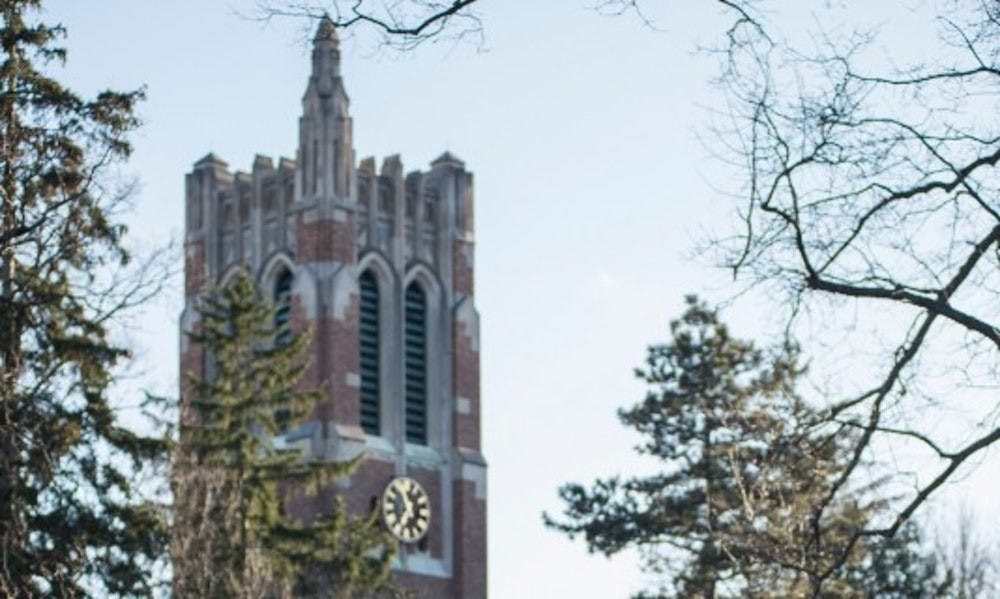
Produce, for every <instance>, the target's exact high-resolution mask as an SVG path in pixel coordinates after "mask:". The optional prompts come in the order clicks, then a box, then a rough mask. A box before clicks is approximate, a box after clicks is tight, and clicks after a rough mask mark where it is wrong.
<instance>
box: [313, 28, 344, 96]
mask: <svg viewBox="0 0 1000 599" xmlns="http://www.w3.org/2000/svg"><path fill="white" fill-rule="evenodd" d="M339 77H340V40H339V39H337V26H336V25H334V23H333V21H332V20H330V17H328V16H326V15H324V16H323V18H321V19H320V21H319V26H318V27H317V28H316V35H315V36H314V37H313V51H312V76H311V77H310V79H311V81H310V83H314V82H315V83H316V84H318V87H319V89H318V91H319V92H320V93H321V94H324V95H326V94H329V93H330V92H331V91H333V87H332V86H331V84H333V83H334V82H335V80H336V79H338V78H339Z"/></svg>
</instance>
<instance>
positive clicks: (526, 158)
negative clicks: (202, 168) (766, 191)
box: [49, 0, 773, 598]
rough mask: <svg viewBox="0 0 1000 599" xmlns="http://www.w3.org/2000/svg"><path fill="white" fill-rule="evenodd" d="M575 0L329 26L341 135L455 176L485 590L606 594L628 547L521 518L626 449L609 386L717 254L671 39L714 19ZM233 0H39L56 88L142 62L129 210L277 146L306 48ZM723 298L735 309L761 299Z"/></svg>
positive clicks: (712, 288) (167, 334) (694, 130)
mask: <svg viewBox="0 0 1000 599" xmlns="http://www.w3.org/2000/svg"><path fill="white" fill-rule="evenodd" d="M589 4H591V3H590V2H588V1H586V0H564V1H561V2H555V1H545V2H538V1H528V0H506V1H489V0H484V1H483V2H482V3H481V13H482V17H483V22H484V25H485V31H486V41H485V47H484V48H483V51H477V48H476V47H475V46H471V45H468V44H466V45H458V46H454V47H452V46H445V45H429V46H425V47H422V48H421V49H419V50H418V51H416V52H413V53H409V54H406V55H398V54H393V53H388V54H387V53H381V54H378V53H373V52H372V47H371V45H369V44H368V43H366V42H364V41H362V40H351V39H348V40H346V41H345V42H344V43H343V44H342V50H343V56H344V66H343V71H344V78H345V84H346V87H347V91H348V94H349V95H350V98H351V112H352V114H353V117H354V137H355V144H356V149H357V152H358V156H359V158H360V157H364V156H368V155H375V156H376V157H377V159H378V160H379V161H380V160H381V158H382V157H384V156H386V155H388V154H393V153H397V152H398V153H400V154H401V155H402V159H403V163H404V166H405V167H406V168H407V169H415V168H426V166H427V164H428V162H429V161H430V160H432V159H433V158H434V157H436V156H437V155H438V154H440V153H441V152H442V151H444V150H445V149H448V150H450V151H452V152H454V153H455V154H457V155H458V156H460V157H461V158H462V159H464V160H465V161H466V164H467V166H468V168H469V169H471V170H472V171H473V172H474V173H475V176H476V180H475V184H476V189H475V194H476V228H477V248H476V252H477V254H476V259H477V265H476V266H477V271H476V277H477V281H476V283H477V304H478V307H479V310H480V312H481V315H482V345H481V347H482V373H483V381H482V382H483V387H482V397H483V401H484V409H485V413H484V417H483V425H484V451H485V454H486V457H487V459H488V460H489V463H490V478H489V499H490V503H489V509H490V512H489V560H490V561H489V568H490V593H491V595H492V596H493V597H497V598H507V597H625V596H627V595H628V594H629V592H631V591H634V590H636V589H637V588H638V587H639V586H640V585H641V583H642V578H641V576H640V575H639V574H638V573H637V571H636V567H635V561H634V556H630V555H626V556H623V557H621V558H615V559H613V560H606V559H604V558H602V557H594V556H588V555H587V554H586V552H585V550H584V548H583V546H582V544H581V543H580V542H579V541H577V542H570V541H569V540H567V539H566V538H565V537H563V536H560V535H557V534H555V533H552V532H550V531H548V530H546V529H544V527H543V526H542V524H541V516H540V514H541V512H542V510H543V509H549V510H552V509H557V508H558V503H557V501H556V495H555V493H556V488H557V487H558V486H559V485H560V484H561V483H563V482H566V481H588V480H591V479H592V478H593V477H595V476H598V475H604V474H611V473H615V472H621V471H628V470H632V469H635V468H637V467H641V465H640V464H637V462H636V460H635V458H634V453H633V451H632V445H634V444H635V442H636V441H637V438H636V437H634V436H632V435H630V434H629V433H628V432H627V431H625V430H624V429H623V428H622V427H621V426H620V425H619V424H618V423H617V420H616V418H615V410H616V408H618V407H620V406H622V405H626V404H628V403H631V402H634V401H637V400H639V399H640V398H641V395H642V388H641V386H639V385H638V384H637V383H636V382H635V381H634V380H633V378H632V375H631V372H632V367H633V366H635V365H637V364H638V363H639V362H640V360H641V359H642V358H643V357H644V351H645V349H644V348H645V346H646V345H647V344H649V343H651V342H655V341H658V340H660V339H662V338H664V337H665V335H666V323H667V321H668V320H669V319H670V318H672V317H674V316H676V315H677V314H678V311H679V309H680V307H681V303H682V297H683V295H684V294H685V293H688V292H692V291H697V292H700V293H703V294H706V295H708V296H709V297H714V298H721V297H724V296H725V294H726V293H727V290H725V288H724V286H723V285H724V283H725V280H726V278H725V273H722V272H720V271H719V270H718V269H715V268H713V266H712V264H711V260H710V258H707V257H703V256H699V255H696V252H695V251H694V248H695V246H696V242H697V241H698V240H699V238H701V237H702V235H703V231H704V229H705V228H714V229H717V230H721V231H725V230H727V228H726V225H725V223H727V222H730V221H729V219H730V218H731V217H730V209H731V205H730V204H729V203H728V202H729V200H727V199H726V198H725V197H723V196H722V195H721V194H720V193H719V192H718V191H716V187H717V186H719V185H722V186H725V183H726V182H725V181H720V180H719V178H720V177H721V175H720V173H721V172H723V171H722V170H721V168H720V166H719V164H718V163H717V162H716V161H715V160H714V159H713V158H712V157H711V156H710V154H711V152H710V151H709V149H707V148H706V146H705V144H704V143H703V142H701V141H699V135H698V132H699V131H704V130H705V125H706V123H707V121H708V114H707V111H706V108H705V107H706V106H708V107H711V106H713V105H715V104H714V103H715V102H716V101H717V99H716V97H715V95H714V94H713V92H712V90H711V88H710V86H709V84H708V82H709V79H710V77H711V76H712V75H713V73H714V63H713V61H712V60H711V59H709V58H707V57H706V56H704V55H699V54H696V53H694V49H695V47H696V45H697V44H698V43H699V42H704V43H711V42H713V41H716V40H717V39H718V37H717V36H718V35H719V33H720V31H721V30H722V29H723V28H724V26H725V25H726V23H727V21H726V20H725V19H724V18H723V17H722V16H721V15H720V13H719V12H718V11H717V9H716V8H715V3H709V2H675V3H670V4H672V6H670V7H669V10H668V11H664V12H663V13H662V14H659V15H654V16H655V17H657V19H658V22H659V24H660V25H661V26H662V28H663V29H664V31H663V32H654V31H651V30H649V29H646V28H644V27H643V26H642V25H641V24H640V23H639V22H638V21H637V20H636V19H634V18H628V17H621V18H608V17H602V16H599V15H597V14H595V13H594V12H593V11H591V10H589V9H588V8H587V6H588V5H589ZM252 5H253V3H252V2H244V3H242V4H240V3H238V2H234V3H226V2H222V1H220V2H215V1H212V0H173V1H171V2H159V1H156V2H154V1H152V0H100V1H88V2H80V1H79V0H59V1H55V2H51V3H50V9H49V10H50V13H51V15H52V16H53V17H54V18H55V19H58V20H61V21H62V22H63V23H64V24H65V25H66V26H67V27H68V28H69V39H68V44H67V45H68V48H69V51H70V54H69V63H68V66H67V69H66V70H65V71H64V74H65V76H66V78H67V79H68V80H69V81H70V82H71V83H72V84H73V85H75V86H76V87H77V88H79V89H81V90H84V91H93V90H96V89H98V88H101V87H115V88H130V87H136V86H139V85H146V86H147V89H148V100H147V101H146V102H145V103H144V104H143V106H142V107H141V109H140V113H141V115H142V117H143V119H144V121H145V125H144V127H143V128H142V130H141V131H140V133H139V134H138V136H137V139H136V144H135V145H136V152H135V156H134V159H133V160H132V161H131V163H130V167H129V171H130V172H132V173H134V174H135V175H136V176H137V177H138V178H139V180H140V181H141V191H140V193H139V194H138V196H137V198H136V207H135V213H134V215H133V216H132V217H130V223H131V226H132V231H133V234H134V235H135V237H136V239H137V240H139V241H141V242H142V243H143V244H145V245H150V244H153V243H156V242H162V241H164V240H166V239H168V238H169V237H170V236H171V235H172V236H174V237H176V238H179V237H180V232H181V227H182V218H181V217H182V211H183V188H182V183H183V176H184V173H186V172H187V171H188V170H189V169H190V166H191V164H192V163H193V162H194V161H195V160H197V159H198V158H200V157H201V156H203V155H204V154H205V153H207V152H208V151H213V152H215V153H216V154H218V155H219V156H221V157H222V158H224V159H225V160H227V161H228V162H229V164H230V166H231V167H232V168H233V169H243V170H248V169H249V167H250V165H251V163H252V160H253V156H254V154H255V153H262V154H266V155H270V156H275V157H276V156H279V155H284V156H294V150H295V146H296V136H297V118H298V115H299V111H300V98H301V94H302V92H303V90H304V86H305V82H306V75H307V69H308V66H309V60H308V54H307V49H306V47H305V46H303V45H302V43H301V39H302V37H301V33H302V32H301V25H302V24H301V23H299V22H295V21H282V22H276V23H273V24H272V25H271V26H269V27H267V28H262V26H261V25H260V24H259V23H254V22H250V21H247V20H244V19H241V18H239V17H237V16H235V15H234V8H235V9H240V8H242V9H246V10H249V9H251V8H252ZM179 284H180V280H179V278H178V280H176V281H175V282H174V290H173V291H172V292H171V293H168V294H165V295H164V296H163V297H162V298H160V299H159V301H158V302H156V303H155V304H154V305H153V306H152V307H150V308H149V310H148V311H147V313H146V315H145V317H144V318H143V319H142V321H141V323H140V328H139V329H136V330H133V331H132V335H133V336H134V338H135V339H136V340H138V341H139V342H140V345H141V346H142V352H141V354H140V357H141V359H142V360H143V362H142V364H143V366H144V368H145V369H146V372H147V380H149V381H152V383H151V384H152V385H153V386H154V387H155V388H156V389H158V390H160V391H163V392H166V393H176V389H175V387H176V386H175V383H174V381H175V380H176V369H177V367H176V348H177V316H178V313H179V311H180V308H181V306H180V294H179V292H178V291H177V289H179ZM742 306H744V307H743V310H742V311H740V312H734V313H733V314H731V319H733V320H736V321H737V323H738V324H739V325H741V327H738V328H740V329H741V330H746V331H757V330H759V325H760V324H761V322H762V321H764V322H766V321H767V320H768V318H769V317H771V316H773V313H772V311H768V310H767V308H766V307H765V306H764V305H763V304H759V303H758V304H754V303H750V304H746V303H744V304H742Z"/></svg>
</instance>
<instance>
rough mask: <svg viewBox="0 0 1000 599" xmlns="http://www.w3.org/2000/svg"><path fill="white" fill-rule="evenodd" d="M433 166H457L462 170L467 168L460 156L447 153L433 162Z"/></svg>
mask: <svg viewBox="0 0 1000 599" xmlns="http://www.w3.org/2000/svg"><path fill="white" fill-rule="evenodd" d="M431 166H457V167H459V168H462V167H464V166H465V163H464V162H462V160H461V159H460V158H459V157H458V156H455V155H454V154H452V153H451V152H448V151H445V153H444V154H441V155H440V156H438V157H437V158H435V159H434V160H433V161H432V162H431Z"/></svg>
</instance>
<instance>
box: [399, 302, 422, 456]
mask: <svg viewBox="0 0 1000 599" xmlns="http://www.w3.org/2000/svg"><path fill="white" fill-rule="evenodd" d="M404 313H405V314H404V316H405V320H406V328H405V346H406V440H407V441H408V442H410V443H419V444H421V445H426V444H427V298H426V296H425V295H424V290H423V289H421V288H420V286H419V285H417V284H416V283H411V284H410V286H409V287H407V288H406V305H405V310H404Z"/></svg>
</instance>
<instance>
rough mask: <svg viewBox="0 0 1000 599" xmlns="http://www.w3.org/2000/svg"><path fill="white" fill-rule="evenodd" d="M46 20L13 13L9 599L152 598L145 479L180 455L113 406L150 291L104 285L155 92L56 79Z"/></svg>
mask: <svg viewBox="0 0 1000 599" xmlns="http://www.w3.org/2000/svg"><path fill="white" fill-rule="evenodd" d="M39 10H40V2H39V0H0V595H2V596H6V597H27V596H38V595H48V596H59V597H79V596H84V595H86V594H88V593H97V594H103V595H124V594H149V593H151V592H152V586H153V583H152V582H151V578H152V576H151V572H152V571H153V567H152V564H153V563H154V562H155V561H156V560H157V559H158V558H159V557H160V556H162V555H163V553H164V551H165V527H164V520H163V519H162V517H161V515H160V512H159V511H158V510H157V509H156V506H154V505H153V504H152V503H149V502H147V501H144V500H143V499H142V496H141V495H142V494H141V493H140V489H139V488H138V487H139V482H138V479H137V473H139V472H141V471H142V470H143V469H144V468H145V467H147V466H150V465H153V464H154V463H155V462H156V461H157V460H159V459H161V458H162V457H164V455H165V452H166V447H165V444H164V442H162V441H161V440H158V439H154V438H149V437H145V436H141V435H138V434H136V433H135V432H133V431H132V430H131V429H128V428H125V427H123V426H122V425H120V424H119V423H118V421H117V419H116V416H115V412H114V408H113V406H112V403H111V402H110V400H109V396H108V395H109V391H108V390H109V387H110V386H111V385H112V383H113V381H114V372H115V367H116V366H118V365H119V364H120V363H121V362H122V361H123V360H125V359H126V358H127V357H128V351H127V350H126V349H125V348H123V347H120V346H118V345H116V344H115V343H114V342H112V341H111V340H110V339H109V331H108V323H109V322H112V321H113V319H114V318H116V317H118V316H120V314H121V312H122V311H123V310H125V309H127V308H128V307H129V306H130V305H132V304H134V302H136V301H139V300H141V298H142V297H143V296H144V294H145V293H148V292H149V288H148V287H145V286H144V285H145V283H144V282H142V281H132V282H131V283H128V284H124V283H123V286H109V285H106V281H105V280H104V277H105V275H106V274H107V273H109V272H115V271H119V270H120V269H122V268H123V267H124V266H125V265H126V264H127V263H128V258H129V256H128V254H127V252H126V251H125V250H124V249H123V247H122V235H123V234H124V231H125V229H124V227H123V226H122V225H120V224H117V223H115V222H114V221H113V218H112V214H113V213H114V211H115V210H116V209H117V207H118V204H119V203H120V202H121V201H122V200H123V199H125V198H124V196H122V195H115V194H113V193H110V192H109V191H108V187H107V179H106V177H105V175H104V172H105V170H106V169H107V167H108V166H109V165H112V164H114V163H116V162H120V161H122V160H124V159H125V158H126V157H127V156H128V155H129V152H130V146H129V142H128V140H127V138H126V136H127V134H128V133H129V132H130V131H131V130H133V129H134V128H135V127H136V125H137V124H138V122H137V120H136V118H135V116H134V112H133V110H134V106H135V104H136V102H137V101H139V100H140V99H141V97H142V94H141V92H124V93H121V92H113V91H105V92H101V93H99V94H98V95H97V96H96V97H95V98H93V99H85V98H82V97H80V96H78V95H76V94H75V93H73V92H72V91H71V90H69V89H67V88H65V87H63V85H62V84H61V83H60V82H59V81H57V80H56V79H53V78H52V77H51V75H50V73H51V71H52V70H53V69H54V68H55V67H57V66H59V64H60V63H61V62H62V61H63V60H64V59H65V57H66V52H65V50H64V49H63V48H61V47H59V46H58V45H57V44H58V42H59V40H60V39H61V38H62V37H63V36H64V34H65V32H64V30H63V29H62V28H61V27H59V26H50V25H46V24H43V23H39V22H36V20H35V15H36V13H38V11H39Z"/></svg>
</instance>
